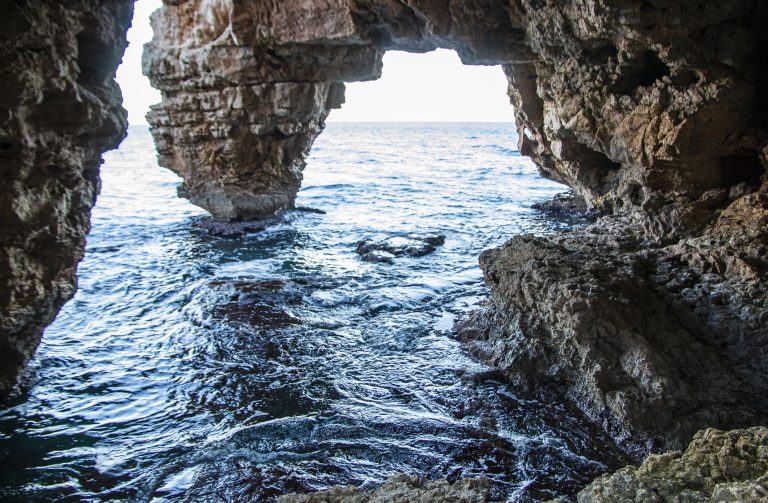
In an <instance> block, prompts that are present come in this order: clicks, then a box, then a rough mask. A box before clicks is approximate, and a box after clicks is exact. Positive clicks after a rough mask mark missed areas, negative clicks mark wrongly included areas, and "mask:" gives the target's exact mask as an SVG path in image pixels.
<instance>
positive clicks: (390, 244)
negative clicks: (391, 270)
mask: <svg viewBox="0 0 768 503" xmlns="http://www.w3.org/2000/svg"><path fill="white" fill-rule="evenodd" d="M444 243H445V236H442V235H440V234H402V235H399V236H390V237H387V238H384V239H381V240H373V239H366V240H363V241H360V242H359V243H357V249H356V251H357V253H358V255H360V256H361V258H362V259H363V260H365V261H366V262H383V263H387V264H391V263H393V262H394V259H395V258H397V257H423V256H425V255H429V254H430V253H433V252H434V251H435V250H437V247H438V246H442V245H443V244H444Z"/></svg>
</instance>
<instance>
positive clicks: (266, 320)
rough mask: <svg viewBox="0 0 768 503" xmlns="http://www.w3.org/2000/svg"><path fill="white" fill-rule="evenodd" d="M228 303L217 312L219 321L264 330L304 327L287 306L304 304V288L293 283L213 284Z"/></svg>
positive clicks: (215, 311)
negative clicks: (222, 319) (295, 326)
mask: <svg viewBox="0 0 768 503" xmlns="http://www.w3.org/2000/svg"><path fill="white" fill-rule="evenodd" d="M209 285H210V286H212V287H215V288H218V289H221V291H222V293H223V294H224V295H226V296H227V297H228V298H227V301H225V302H224V303H221V304H218V305H217V306H216V307H215V308H214V309H213V314H214V316H216V317H221V318H224V319H226V320H228V321H233V322H238V323H246V324H248V325H253V326H257V327H261V328H282V327H286V326H289V325H296V324H299V323H301V320H299V319H298V318H296V317H295V316H293V315H292V314H291V313H290V312H289V311H288V310H287V309H286V307H287V306H290V305H297V304H301V302H302V298H303V295H304V292H303V290H304V288H303V287H301V286H300V285H297V284H295V283H293V282H291V281H283V280H279V279H275V280H266V281H235V282H227V281H212V282H210V283H209Z"/></svg>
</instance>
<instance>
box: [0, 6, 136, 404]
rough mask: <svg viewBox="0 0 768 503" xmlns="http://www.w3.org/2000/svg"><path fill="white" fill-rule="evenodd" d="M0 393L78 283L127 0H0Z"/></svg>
mask: <svg viewBox="0 0 768 503" xmlns="http://www.w3.org/2000/svg"><path fill="white" fill-rule="evenodd" d="M0 11H2V20H0V26H1V27H2V28H0V41H1V43H0V112H1V113H0V176H2V184H0V243H1V244H2V246H1V247H0V285H2V286H0V396H2V395H4V394H6V393H7V392H8V391H9V390H10V389H11V388H12V386H13V385H14V383H15V380H16V376H17V374H18V372H19V371H20V370H21V369H22V367H23V366H24V364H25V363H26V362H27V361H28V360H29V358H30V357H31V355H32V353H33V352H34V350H35V348H36V347H37V344H38V343H39V341H40V336H41V334H42V331H43V328H45V326H46V325H47V324H48V323H50V322H51V321H52V320H53V318H54V317H55V316H56V313H57V312H58V310H59V309H60V308H61V306H62V304H63V303H64V302H66V301H67V300H69V299H70V298H71V297H72V295H73V294H74V292H75V283H76V279H75V270H76V267H77V263H78V262H79V261H80V259H81V258H82V256H83V249H84V245H85V235H86V233H87V232H88V229H89V226H90V224H89V222H90V210H91V207H92V206H93V204H94V202H95V199H96V194H97V193H98V191H99V166H100V164H101V154H102V152H104V151H106V150H109V149H112V148H115V147H116V146H117V145H118V143H119V142H120V141H121V140H122V138H123V136H124V134H125V128H126V114H125V111H124V110H123V108H122V106H121V102H122V97H121V94H120V89H119V88H118V86H117V84H116V83H115V81H114V80H113V77H114V74H115V69H116V68H117V65H118V64H119V62H120V60H121V58H122V55H123V51H124V49H125V46H126V40H125V33H126V30H127V28H128V25H129V24H130V21H131V16H132V13H133V2H132V1H130V0H111V1H99V0H73V1H69V2H49V1H44V0H29V1H25V2H3V4H2V8H0Z"/></svg>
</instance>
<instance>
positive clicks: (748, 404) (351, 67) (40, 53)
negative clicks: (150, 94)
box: [0, 0, 768, 449]
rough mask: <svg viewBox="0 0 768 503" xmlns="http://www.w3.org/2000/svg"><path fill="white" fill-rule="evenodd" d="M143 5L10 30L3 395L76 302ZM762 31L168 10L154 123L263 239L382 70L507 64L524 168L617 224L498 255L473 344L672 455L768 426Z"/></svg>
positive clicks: (271, 9)
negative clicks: (129, 32) (528, 164)
mask: <svg viewBox="0 0 768 503" xmlns="http://www.w3.org/2000/svg"><path fill="white" fill-rule="evenodd" d="M131 5H132V2H131V1H130V0H78V1H73V2H67V3H66V5H64V4H60V3H58V2H49V1H46V0H35V1H30V2H25V3H23V4H12V5H11V6H10V7H9V12H8V13H7V16H6V17H5V20H4V21H3V23H5V24H4V27H7V28H8V29H6V30H4V31H3V35H1V36H2V37H4V44H3V45H2V51H3V54H2V56H3V58H2V59H1V60H0V61H2V62H0V68H2V72H3V78H4V79H3V82H4V84H3V86H4V89H3V94H2V100H3V102H2V107H3V110H4V111H5V114H4V115H3V118H2V122H1V123H0V124H1V125H0V156H2V159H3V161H4V165H3V177H4V185H3V187H2V191H3V192H2V197H0V201H2V207H1V208H2V210H1V212H0V214H2V215H3V219H2V221H1V222H0V226H2V232H3V234H2V236H3V255H2V260H0V275H1V276H2V277H1V278H0V279H2V284H3V286H4V287H5V288H4V289H3V290H1V291H0V308H2V311H0V329H1V330H2V333H1V334H0V358H2V362H1V363H2V364H3V365H2V371H1V372H0V373H1V374H2V375H0V390H7V389H9V388H10V387H11V386H12V384H13V382H14V381H15V379H16V376H17V374H18V372H19V370H20V369H21V368H22V367H23V365H24V364H25V362H26V361H27V360H28V359H29V358H30V356H31V355H32V353H33V351H34V349H35V347H36V345H37V343H38V342H39V338H40V335H41V333H42V329H43V328H44V327H45V326H46V325H47V324H48V323H49V322H50V321H51V320H52V319H53V317H54V316H55V314H56V313H57V311H58V309H59V308H60V306H61V305H62V303H63V302H65V301H66V300H67V299H68V298H70V297H71V296H72V294H73V293H74V284H75V267H76V264H77V262H78V261H79V259H80V258H81V257H82V253H83V245H84V238H85V235H86V233H87V230H88V217H89V212H90V209H91V207H92V205H93V203H94V200H95V194H96V192H97V188H98V165H99V156H100V154H101V153H102V152H103V151H104V150H106V149H109V148H114V147H115V146H116V145H117V143H118V142H119V140H120V139H121V138H122V136H123V134H124V131H125V127H126V123H125V115H124V112H123V111H122V110H121V108H120V107H119V102H120V99H119V90H118V89H117V87H116V84H115V83H114V81H113V79H112V75H113V73H114V70H115V68H116V66H117V63H118V61H119V59H120V55H121V54H122V51H123V49H124V47H125V31H126V29H127V25H128V23H129V20H130V15H131ZM767 9H768V7H766V4H765V3H764V2H755V1H750V0H729V1H725V2H720V3H718V4H716V5H715V4H712V3H711V2H709V1H706V0H696V1H684V0H679V1H678V0H675V1H666V2H656V1H653V0H651V1H630V0H615V1H611V2H598V1H592V0H571V1H567V2H561V1H555V0H506V1H503V0H315V1H298V0H297V1H272V0H248V1H234V0H165V5H164V7H163V9H162V10H161V11H160V12H159V13H158V14H156V16H155V19H154V21H153V22H154V25H155V29H156V36H155V39H154V40H153V42H152V43H151V44H150V45H149V46H148V48H147V52H146V55H145V71H146V73H147V74H148V75H149V76H150V78H151V80H152V82H153V83H154V85H155V86H156V87H158V88H159V89H160V90H161V91H162V92H163V101H162V103H161V104H160V105H159V106H157V107H155V109H154V110H153V112H152V113H151V114H150V117H149V119H150V123H151V125H152V131H153V135H154V137H155V140H156V144H157V147H158V152H159V155H160V162H161V164H162V165H164V166H166V167H169V168H171V169H173V170H174V171H176V172H177V173H179V174H181V175H182V176H183V178H184V183H183V185H182V188H181V193H182V195H185V196H186V197H188V198H190V200H192V201H193V202H195V203H196V204H198V205H201V206H203V207H205V208H206V209H208V210H209V211H211V212H212V213H213V214H214V215H216V216H219V217H223V218H231V219H248V218H253V217H260V216H266V215H270V214H272V213H274V212H276V211H279V210H280V209H281V208H285V207H289V206H290V205H291V204H292V203H293V198H294V197H295V194H296V191H297V190H298V188H299V184H300V181H301V170H302V168H303V162H304V156H305V155H306V153H307V150H308V148H309V147H310V146H311V144H312V141H313V140H314V139H315V137H316V136H317V135H318V134H319V133H320V131H321V130H322V124H323V120H324V119H325V117H326V116H327V114H328V111H329V110H330V109H331V108H333V107H334V106H337V105H339V104H340V103H341V101H342V99H343V84H342V82H344V81H350V80H361V79H368V78H374V77H376V76H378V73H379V71H380V60H381V55H382V54H383V52H384V51H386V50H389V49H400V50H408V51H415V52H419V51H427V50H431V49H434V48H436V47H444V48H451V49H455V50H456V51H457V52H458V53H459V54H460V55H461V57H462V60H463V61H464V62H466V63H470V64H472V63H479V64H500V65H502V66H503V68H504V71H505V73H506V74H507V76H508V79H509V83H510V87H509V95H510V97H511V99H512V101H513V104H514V106H515V115H516V120H517V124H518V126H519V128H520V133H521V134H520V142H521V143H520V149H521V151H522V152H523V153H524V154H526V155H529V156H531V157H532V158H533V160H534V161H535V162H536V164H537V165H538V167H539V169H540V171H541V173H542V174H543V175H545V176H547V177H550V178H553V179H555V180H559V181H562V182H564V183H566V184H568V185H570V186H572V187H573V188H574V189H575V190H576V191H577V192H578V193H579V194H580V195H581V196H582V197H583V198H584V199H585V201H586V203H587V205H588V206H589V207H591V208H596V209H598V210H600V211H602V212H604V213H606V214H613V217H612V218H607V219H604V220H603V221H601V222H600V223H599V224H598V225H596V226H593V227H590V228H589V229H588V230H586V231H582V232H581V233H570V234H565V235H563V236H554V237H549V238H532V237H519V238H515V239H513V240H511V241H510V242H509V243H508V244H507V245H505V246H504V247H503V248H501V249H499V250H494V251H491V252H488V253H486V254H484V255H483V257H482V258H481V264H482V266H483V268H484V271H485V273H486V279H487V281H488V282H489V284H490V285H491V288H492V292H493V297H492V300H493V309H491V310H490V311H489V313H486V315H483V316H478V317H477V318H478V319H476V320H475V321H476V324H475V325H474V326H471V327H469V328H467V330H465V331H464V334H465V335H464V336H465V337H466V338H467V339H468V342H469V343H470V345H471V346H472V347H474V348H475V350H476V352H477V353H478V354H481V355H483V356H484V357H485V358H487V359H489V360H491V361H492V362H494V363H496V364H497V365H499V366H500V367H501V368H502V370H504V372H505V373H506V374H507V376H508V378H509V379H510V380H511V381H513V382H515V383H516V384H517V385H518V386H519V387H520V388H530V389H536V388H538V387H539V386H540V385H545V384H546V385H548V386H549V385H551V386H552V387H554V388H555V390H556V391H557V392H558V393H559V394H560V395H565V396H567V397H569V398H570V399H572V400H573V401H574V402H575V403H577V404H578V405H579V406H580V407H581V408H582V409H583V410H585V411H586V412H587V413H588V414H590V415H592V416H593V417H594V418H595V419H596V420H599V421H600V422H601V423H602V424H603V425H604V426H605V428H606V429H608V430H610V431H612V432H613V433H614V434H615V435H616V436H617V437H619V438H620V439H622V440H623V441H625V442H626V445H634V446H640V447H639V448H640V449H649V448H654V447H657V446H660V445H661V446H678V445H681V442H684V441H686V440H687V439H688V438H690V436H691V434H692V433H693V431H694V430H695V429H697V428H699V427H702V426H706V425H719V426H736V425H739V424H750V423H753V422H755V421H760V420H764V418H765V417H766V411H767V410H768V406H767V405H766V403H765V396H768V394H767V393H766V391H768V379H766V377H765V376H766V375H768V363H767V362H768V344H766V340H767V339H768V334H767V333H766V324H765V320H766V319H768V318H767V317H766V316H767V315H766V313H768V306H766V304H765V302H766V300H765V299H766V298H768V292H766V283H767V281H766V280H767V279H768V277H766V274H767V271H768V266H766V264H768V244H767V243H768V236H767V235H766V233H767V232H768V231H766V227H767V225H766V222H768V179H766V175H765V172H766V165H767V164H768V159H766V156H768V147H767V145H768V133H766V116H767V114H766V111H767V109H768V106H767V102H766V95H765V93H764V92H763V90H764V89H765V87H766V86H765V84H766V76H767V75H768V72H766V70H765V68H764V67H763V66H762V60H761V56H762V55H763V54H765V52H766V48H768V42H767V41H766V33H765V31H764V30H763V26H764V23H765V21H766V19H768V12H766V11H767ZM62 21H65V22H62ZM41 48H42V50H41ZM531 313H536V315H535V316H534V315H533V314H531ZM515 327H517V330H516V329H515ZM542 362H545V364H542ZM702 368H703V369H704V371H701V369H702ZM733 389H738V390H739V392H738V393H733V392H732V390H733ZM724 410H725V411H728V413H727V414H723V413H722V411H724Z"/></svg>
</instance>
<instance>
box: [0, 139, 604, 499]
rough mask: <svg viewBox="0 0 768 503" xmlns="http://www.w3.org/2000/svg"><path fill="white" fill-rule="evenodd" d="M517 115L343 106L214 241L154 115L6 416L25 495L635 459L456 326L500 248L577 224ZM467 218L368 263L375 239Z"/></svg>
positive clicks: (592, 468) (590, 474) (97, 220)
mask: <svg viewBox="0 0 768 503" xmlns="http://www.w3.org/2000/svg"><path fill="white" fill-rule="evenodd" d="M516 143H517V142H516V137H515V132H514V126H513V125H511V124H364V125H360V124H357V125H354V124H330V125H329V126H328V128H327V130H326V132H325V133H324V134H323V135H321V136H320V138H319V139H318V141H317V142H316V144H315V147H314V149H313V151H312V155H311V157H310V159H309V161H308V165H307V168H306V171H305V179H304V184H303V188H302V190H301V192H300V194H299V199H298V202H297V204H299V205H301V206H307V207H312V208H318V209H322V210H323V211H325V214H314V213H300V214H296V215H294V218H293V219H292V220H291V221H289V222H286V223H284V224H280V225H277V226H275V227H273V228H270V229H268V230H266V231H263V232H261V233H256V234H251V235H247V236H244V237H240V238H234V239H233V238H221V237H214V236H210V235H208V234H207V233H205V232H204V231H202V230H200V229H198V228H197V227H196V226H195V223H196V222H197V221H199V219H200V218H202V217H203V212H202V211H201V210H199V209H198V208H196V207H194V206H192V205H190V204H189V203H187V202H186V201H185V200H182V199H178V198H176V197H175V190H176V186H177V185H178V183H179V179H178V178H177V177H176V176H175V175H173V174H172V173H170V172H168V171H166V170H163V169H161V168H159V167H158V166H157V163H156V160H155V155H154V151H153V145H152V140H151V137H150V135H149V133H148V131H147V130H146V128H138V127H133V128H131V130H130V134H129V136H128V138H127V139H126V140H125V142H124V143H123V145H122V146H121V147H120V149H119V150H117V151H115V152H110V153H108V154H107V155H106V156H105V164H104V166H103V169H102V175H103V181H104V184H103V190H102V193H101V196H100V198H99V201H98V204H97V206H96V208H95V209H94V212H93V219H92V220H93V230H92V232H91V234H90V236H89V238H88V245H87V253H86V257H85V260H84V261H83V262H82V264H81V265H80V268H79V278H80V286H79V291H78V293H77V295H76V296H75V298H74V299H73V300H72V301H71V302H69V303H68V304H67V305H66V306H65V307H64V309H63V310H62V312H61V314H60V315H59V317H58V319H57V320H56V322H55V323H54V324H53V325H51V326H50V327H49V328H48V329H47V330H46V332H45V336H44V339H43V343H42V345H41V346H40V349H39V351H38V353H37V356H36V357H35V359H34V361H33V364H32V374H31V380H32V387H31V389H30V390H29V392H28V393H27V394H26V396H24V397H22V398H20V399H19V400H17V401H16V402H15V403H13V404H11V406H10V407H7V408H6V409H4V410H2V411H0V499H2V500H4V501H50V500H61V501H92V500H138V501H150V500H151V501H270V500H272V499H273V498H274V496H275V495H278V494H282V493H284V492H290V491H306V490H312V489H320V488H324V487H327V486H329V485H334V484H368V485H375V484H377V483H380V482H382V481H383V480H384V479H385V478H386V477H387V476H388V475H390V474H394V473H400V472H407V473H411V474H418V475H425V476H429V477H446V476H447V477H449V478H455V477H459V476H477V475H486V476H488V477H489V478H490V479H491V481H492V484H493V491H494V495H495V496H496V497H497V498H499V499H509V500H514V501H517V500H521V499H522V500H526V499H534V500H538V499H547V498H549V497H553V496H557V495H562V494H565V495H568V494H573V492H574V491H575V490H576V489H578V488H579V487H581V486H582V485H583V484H584V483H585V482H586V481H588V480H591V479H592V478H594V477H595V476H596V475H597V474H599V473H602V472H604V471H605V470H607V469H608V468H609V467H614V466H615V465H616V464H617V463H618V462H619V459H618V458H617V457H616V455H615V454H610V453H611V452H615V451H613V450H612V449H613V448H612V446H611V445H610V443H609V442H607V441H606V440H605V439H603V438H602V437H600V436H599V435H598V434H597V433H596V432H595V431H594V430H593V429H592V428H591V427H590V425H589V424H588V423H587V422H586V421H584V420H583V419H582V418H580V417H579V416H578V415H576V414H574V413H573V412H570V411H569V410H568V408H567V407H565V406H563V405H561V404H545V403H540V402H537V401H532V400H523V399H520V398H518V397H517V396H516V395H515V390H514V389H511V388H509V387H508V386H506V385H504V384H502V383H500V382H499V381H497V380H495V379H494V374H493V373H492V372H490V371H491V369H489V368H487V367H486V366H484V365H483V364H482V363H480V362H478V361H476V360H474V359H473V358H472V357H470V356H469V355H468V354H467V353H466V352H465V350H464V349H463V348H462V346H461V344H460V343H458V342H457V341H456V340H454V339H453V338H452V337H451V335H450V329H451V326H452V325H453V322H454V321H455V320H456V319H457V317H459V316H461V315H462V314H463V313H466V312H467V311H468V310H470V309H472V308H473V306H476V304H477V303H478V302H479V301H481V300H482V299H483V298H484V297H485V295H486V293H487V292H486V289H485V286H484V285H483V282H482V276H481V273H480V270H479V268H478V266H477V257H478V255H479V254H480V253H481V252H482V251H483V250H484V249H486V248H489V247H491V246H494V245H499V244H501V243H503V242H504V241H505V240H506V239H508V238H510V237H511V236H513V235H515V234H519V233H523V232H533V233H549V232H553V231H555V230H557V229H561V228H564V227H567V226H569V225H573V224H574V222H569V221H563V220H554V219H552V218H551V217H547V216H546V215H543V214H540V213H538V212H536V211H534V210H532V209H530V205H531V204H532V203H533V202H535V201H540V200H544V199H547V198H550V197H551V196H553V195H554V194H555V193H557V192H559V191H562V189H563V188H562V186H559V185H557V184H555V183H553V182H550V181H546V180H543V179H542V178H540V177H539V176H538V174H537V173H536V170H535V168H534V167H533V165H532V164H531V163H530V162H529V161H528V160H527V159H525V158H523V157H521V156H520V154H519V153H518V152H517V151H516V150H515V148H514V145H516ZM403 232H431V233H440V234H443V235H445V236H446V242H445V244H444V245H443V246H442V247H440V248H439V249H438V251H437V252H435V253H433V254H431V255H428V256H425V257H421V258H400V259H397V260H396V261H395V263H394V264H392V265H387V264H375V263H367V262H363V261H361V260H360V258H359V257H358V256H357V255H356V253H355V246H356V243H357V242H358V241H359V240H362V239H366V238H376V237H386V236H389V235H394V234H398V233H403Z"/></svg>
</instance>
